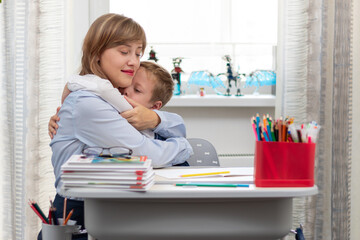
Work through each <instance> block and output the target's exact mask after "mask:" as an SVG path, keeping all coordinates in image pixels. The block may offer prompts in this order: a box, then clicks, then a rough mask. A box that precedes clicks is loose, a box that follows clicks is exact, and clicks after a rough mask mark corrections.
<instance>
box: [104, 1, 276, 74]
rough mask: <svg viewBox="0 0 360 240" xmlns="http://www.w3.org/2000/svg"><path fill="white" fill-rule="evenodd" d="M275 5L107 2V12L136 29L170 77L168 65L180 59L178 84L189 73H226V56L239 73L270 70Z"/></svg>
mask: <svg viewBox="0 0 360 240" xmlns="http://www.w3.org/2000/svg"><path fill="white" fill-rule="evenodd" d="M277 2H278V1H277V0H253V1H248V0H196V1H193V0H182V1H175V0H151V1H149V0H132V1H124V0H110V1H109V10H110V12H115V13H120V14H124V15H125V16H128V17H131V18H133V19H134V20H136V21H137V22H138V23H140V24H141V25H142V26H143V27H144V29H145V32H146V34H147V40H148V46H147V48H146V51H145V55H144V57H143V58H142V60H147V59H148V56H149V51H150V49H151V47H153V49H154V50H155V52H156V53H157V54H156V57H157V58H158V59H159V61H158V63H159V64H161V65H162V66H164V67H165V68H166V69H168V70H169V71H170V70H171V69H173V64H172V59H173V58H175V57H183V58H184V59H183V60H182V63H181V68H182V70H183V71H184V74H183V77H182V80H183V81H186V79H187V77H188V75H189V74H190V73H191V72H192V71H199V70H208V71H210V72H211V73H213V74H215V75H216V74H218V73H223V72H225V71H226V62H225V61H224V60H223V59H222V57H223V56H224V55H230V56H231V58H232V63H233V67H234V69H235V70H238V71H239V72H240V73H246V74H248V73H250V72H252V71H254V70H256V69H269V70H272V69H274V66H275V63H274V46H276V44H277V18H278V7H277V4H278V3H277Z"/></svg>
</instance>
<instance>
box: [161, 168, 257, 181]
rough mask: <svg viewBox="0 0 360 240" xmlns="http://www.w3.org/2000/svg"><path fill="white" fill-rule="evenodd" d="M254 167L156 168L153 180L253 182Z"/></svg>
mask: <svg viewBox="0 0 360 240" xmlns="http://www.w3.org/2000/svg"><path fill="white" fill-rule="evenodd" d="M225 171H229V172H230V173H227V174H220V175H209V176H197V177H181V175H185V174H198V173H211V172H225ZM253 174H254V168H252V167H247V168H243V167H239V168H237V167H234V168H189V169H186V168H179V169H177V168H176V167H173V168H170V169H168V168H167V169H157V170H155V182H156V183H157V184H162V183H163V184H171V183H186V182H204V183H216V182H221V183H253V182H254V177H253Z"/></svg>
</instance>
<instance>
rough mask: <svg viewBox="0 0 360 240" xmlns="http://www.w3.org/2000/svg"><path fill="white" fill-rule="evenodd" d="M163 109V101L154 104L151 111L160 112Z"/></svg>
mask: <svg viewBox="0 0 360 240" xmlns="http://www.w3.org/2000/svg"><path fill="white" fill-rule="evenodd" d="M161 107H162V101H156V102H154V104H153V106H152V107H151V109H154V110H160V108H161Z"/></svg>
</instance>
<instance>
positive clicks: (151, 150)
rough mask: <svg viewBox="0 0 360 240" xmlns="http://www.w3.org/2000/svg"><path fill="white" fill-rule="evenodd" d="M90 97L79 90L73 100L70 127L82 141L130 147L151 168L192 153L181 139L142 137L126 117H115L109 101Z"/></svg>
mask: <svg viewBox="0 0 360 240" xmlns="http://www.w3.org/2000/svg"><path fill="white" fill-rule="evenodd" d="M72 95H73V94H72ZM79 96H80V95H79ZM92 96H93V97H91V96H85V95H84V93H83V95H82V96H81V97H78V98H77V99H76V101H75V102H76V105H75V106H76V108H75V109H74V113H73V114H74V126H73V128H72V129H73V130H74V132H75V135H76V137H77V139H79V140H80V141H81V142H83V143H84V144H86V145H88V146H102V147H111V146H123V147H127V148H130V149H132V150H133V153H134V155H146V156H148V157H149V158H150V159H152V162H153V166H154V167H165V166H172V165H175V164H179V163H182V162H184V161H185V160H187V159H188V158H189V157H190V155H191V154H192V148H191V146H190V144H189V142H188V141H187V140H186V139H185V138H182V137H178V138H168V139H167V140H166V141H160V140H155V139H149V138H146V137H145V136H143V135H142V134H141V133H139V132H138V131H137V130H136V129H135V128H134V127H132V126H131V125H130V124H129V123H128V121H127V120H126V119H124V118H122V117H119V115H118V113H117V112H116V111H115V109H113V108H112V107H111V106H110V105H109V104H107V103H106V102H104V101H101V100H100V99H98V98H97V97H96V96H94V95H92ZM74 97H75V96H74ZM69 127H71V126H69Z"/></svg>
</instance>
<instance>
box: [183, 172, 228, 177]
mask: <svg viewBox="0 0 360 240" xmlns="http://www.w3.org/2000/svg"><path fill="white" fill-rule="evenodd" d="M226 173H230V171H224V172H211V173H194V174H184V175H180V177H197V176H208V175H219V174H226Z"/></svg>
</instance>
